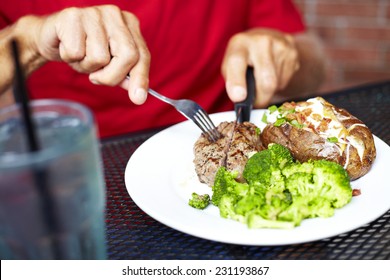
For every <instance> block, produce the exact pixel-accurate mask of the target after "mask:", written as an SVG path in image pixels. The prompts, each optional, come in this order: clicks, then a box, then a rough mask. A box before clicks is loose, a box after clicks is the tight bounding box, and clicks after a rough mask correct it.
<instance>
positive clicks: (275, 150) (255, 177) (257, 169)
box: [243, 144, 293, 186]
mask: <svg viewBox="0 0 390 280" xmlns="http://www.w3.org/2000/svg"><path fill="white" fill-rule="evenodd" d="M291 163H293V157H292V156H291V153H290V151H289V150H288V149H287V148H285V147H284V146H282V145H279V144H270V145H268V149H266V150H263V151H260V152H258V153H256V154H254V155H253V156H252V157H250V158H249V159H248V161H247V163H246V165H245V169H244V172H243V176H244V178H245V180H247V182H248V183H249V184H261V185H265V186H269V185H272V184H273V183H277V182H271V181H272V180H273V178H275V176H278V177H279V174H280V170H282V169H283V168H284V167H285V166H286V165H288V164H291Z"/></svg>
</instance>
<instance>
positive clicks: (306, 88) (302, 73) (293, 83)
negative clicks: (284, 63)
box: [272, 33, 325, 103]
mask: <svg viewBox="0 0 390 280" xmlns="http://www.w3.org/2000/svg"><path fill="white" fill-rule="evenodd" d="M295 44H296V47H297V50H298V57H299V65H300V67H299V70H298V71H297V72H296V73H295V74H294V75H293V77H292V79H291V80H290V82H289V83H288V85H287V87H286V88H285V89H283V90H281V91H278V92H277V93H276V94H275V95H274V97H273V99H272V102H273V103H277V102H282V101H286V100H291V99H293V98H298V97H304V96H308V95H310V94H313V93H314V92H315V91H316V90H317V89H318V88H319V86H320V85H321V83H322V82H323V80H324V78H325V54H324V51H323V47H322V45H321V43H320V41H319V39H318V38H316V37H315V36H314V35H311V34H307V33H304V34H299V35H296V36H295Z"/></svg>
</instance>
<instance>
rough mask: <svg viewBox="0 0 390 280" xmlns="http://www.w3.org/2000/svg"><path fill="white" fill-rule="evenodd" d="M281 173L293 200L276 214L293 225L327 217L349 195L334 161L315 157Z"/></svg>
mask: <svg viewBox="0 0 390 280" xmlns="http://www.w3.org/2000/svg"><path fill="white" fill-rule="evenodd" d="M283 174H284V175H286V177H287V178H286V188H287V189H288V190H289V191H290V193H291V195H292V200H293V203H292V204H291V205H290V206H289V207H288V208H287V209H286V210H285V211H283V212H282V213H280V215H279V216H278V217H279V219H282V220H287V221H294V222H295V224H296V225H299V224H300V222H301V221H302V219H305V218H313V217H331V216H333V214H334V209H335V208H340V207H342V206H344V205H346V204H347V203H348V202H349V201H350V200H351V198H352V188H351V184H350V180H349V177H348V174H347V172H346V171H345V170H344V168H343V167H342V166H341V165H339V164H337V163H334V162H331V161H326V160H318V161H309V162H306V163H303V164H294V165H293V166H291V165H290V166H288V167H287V168H286V169H284V170H283Z"/></svg>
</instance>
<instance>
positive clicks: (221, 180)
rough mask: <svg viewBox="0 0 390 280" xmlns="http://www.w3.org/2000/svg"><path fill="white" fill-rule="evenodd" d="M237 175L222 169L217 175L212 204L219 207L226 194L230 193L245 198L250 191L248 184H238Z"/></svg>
mask: <svg viewBox="0 0 390 280" xmlns="http://www.w3.org/2000/svg"><path fill="white" fill-rule="evenodd" d="M236 177H237V173H231V172H229V171H227V170H226V168H225V167H220V168H219V169H218V171H217V174H216V175H215V179H214V185H213V187H212V190H213V195H212V198H211V202H212V203H213V204H214V205H215V206H218V205H219V201H220V200H221V198H222V196H223V195H224V194H227V193H229V194H230V195H233V196H244V195H245V194H246V192H247V191H248V188H249V186H248V184H246V183H245V184H243V183H239V182H237V181H236V180H235V179H236Z"/></svg>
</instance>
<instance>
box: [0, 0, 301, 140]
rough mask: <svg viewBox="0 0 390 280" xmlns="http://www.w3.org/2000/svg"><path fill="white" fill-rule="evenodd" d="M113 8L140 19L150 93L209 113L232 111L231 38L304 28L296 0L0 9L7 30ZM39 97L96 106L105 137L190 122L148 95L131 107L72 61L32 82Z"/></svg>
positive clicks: (84, 2)
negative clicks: (226, 75)
mask: <svg viewBox="0 0 390 280" xmlns="http://www.w3.org/2000/svg"><path fill="white" fill-rule="evenodd" d="M107 3H112V4H115V5H118V6H119V7H120V8H121V9H123V10H128V11H130V12H132V13H134V14H135V15H136V16H137V17H138V18H139V20H140V23H141V31H142V34H143V36H144V38H145V40H146V42H147V45H148V48H149V50H150V53H151V56H152V62H151V69H150V77H149V78H150V87H151V88H153V89H155V90H157V91H159V92H160V93H162V94H164V95H166V96H168V97H171V98H187V99H193V100H195V101H196V102H198V103H199V104H201V106H202V107H203V108H204V109H206V111H208V112H209V113H213V112H217V111H226V110H231V109H232V108H233V106H232V103H231V101H230V100H229V99H228V97H227V95H226V92H225V83H224V80H223V78H222V76H221V74H220V72H221V71H220V67H221V63H222V58H223V55H224V52H225V47H226V45H227V42H228V40H229V38H230V37H231V36H232V35H233V34H235V33H237V32H241V31H244V30H246V29H248V28H253V27H268V28H275V29H278V30H281V31H284V32H289V33H294V32H299V31H303V30H304V25H303V22H302V19H301V17H300V15H299V13H298V12H297V10H296V8H295V7H294V6H293V4H292V2H291V0H240V1H234V0H213V1H210V0H194V1H192V0H187V1H183V0H166V1H158V0H132V1H130V0H127V1H126V0H117V1H111V2H110V1H103V0H79V1H77V0H56V1H46V0H30V1H25V0H13V1H1V3H0V28H3V27H4V26H6V25H7V24H9V23H12V22H15V21H16V20H17V19H18V18H19V17H21V16H23V15H26V14H36V15H43V14H48V13H53V12H55V11H58V10H61V9H63V8H65V7H69V6H92V5H99V4H107ZM28 87H29V91H30V94H31V97H32V98H63V99H71V100H75V101H78V102H81V103H83V104H85V105H87V106H88V107H89V108H91V109H92V110H93V112H94V114H95V118H96V120H97V122H98V126H99V131H100V135H101V136H102V137H105V136H112V135H117V134H121V133H126V132H132V131H137V130H143V129H148V128H154V127H161V126H166V125H170V124H173V123H176V122H179V121H182V120H184V117H183V116H182V115H181V114H179V113H178V112H177V111H176V110H175V109H174V108H173V107H170V106H169V105H167V104H165V103H163V102H161V101H159V100H156V99H155V98H154V97H152V96H149V97H148V100H147V101H146V103H145V104H144V105H141V106H138V105H134V104H132V103H131V102H130V101H129V99H128V95H127V92H126V91H125V90H123V89H121V88H119V87H107V86H97V85H93V84H91V83H90V82H89V80H88V76H87V75H85V74H79V73H77V72H75V71H74V70H73V69H72V68H70V67H69V66H68V65H66V64H65V63H61V62H49V63H47V64H46V65H44V66H43V67H41V68H40V69H38V70H37V71H35V72H34V73H33V74H32V75H31V76H30V78H29V80H28Z"/></svg>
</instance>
